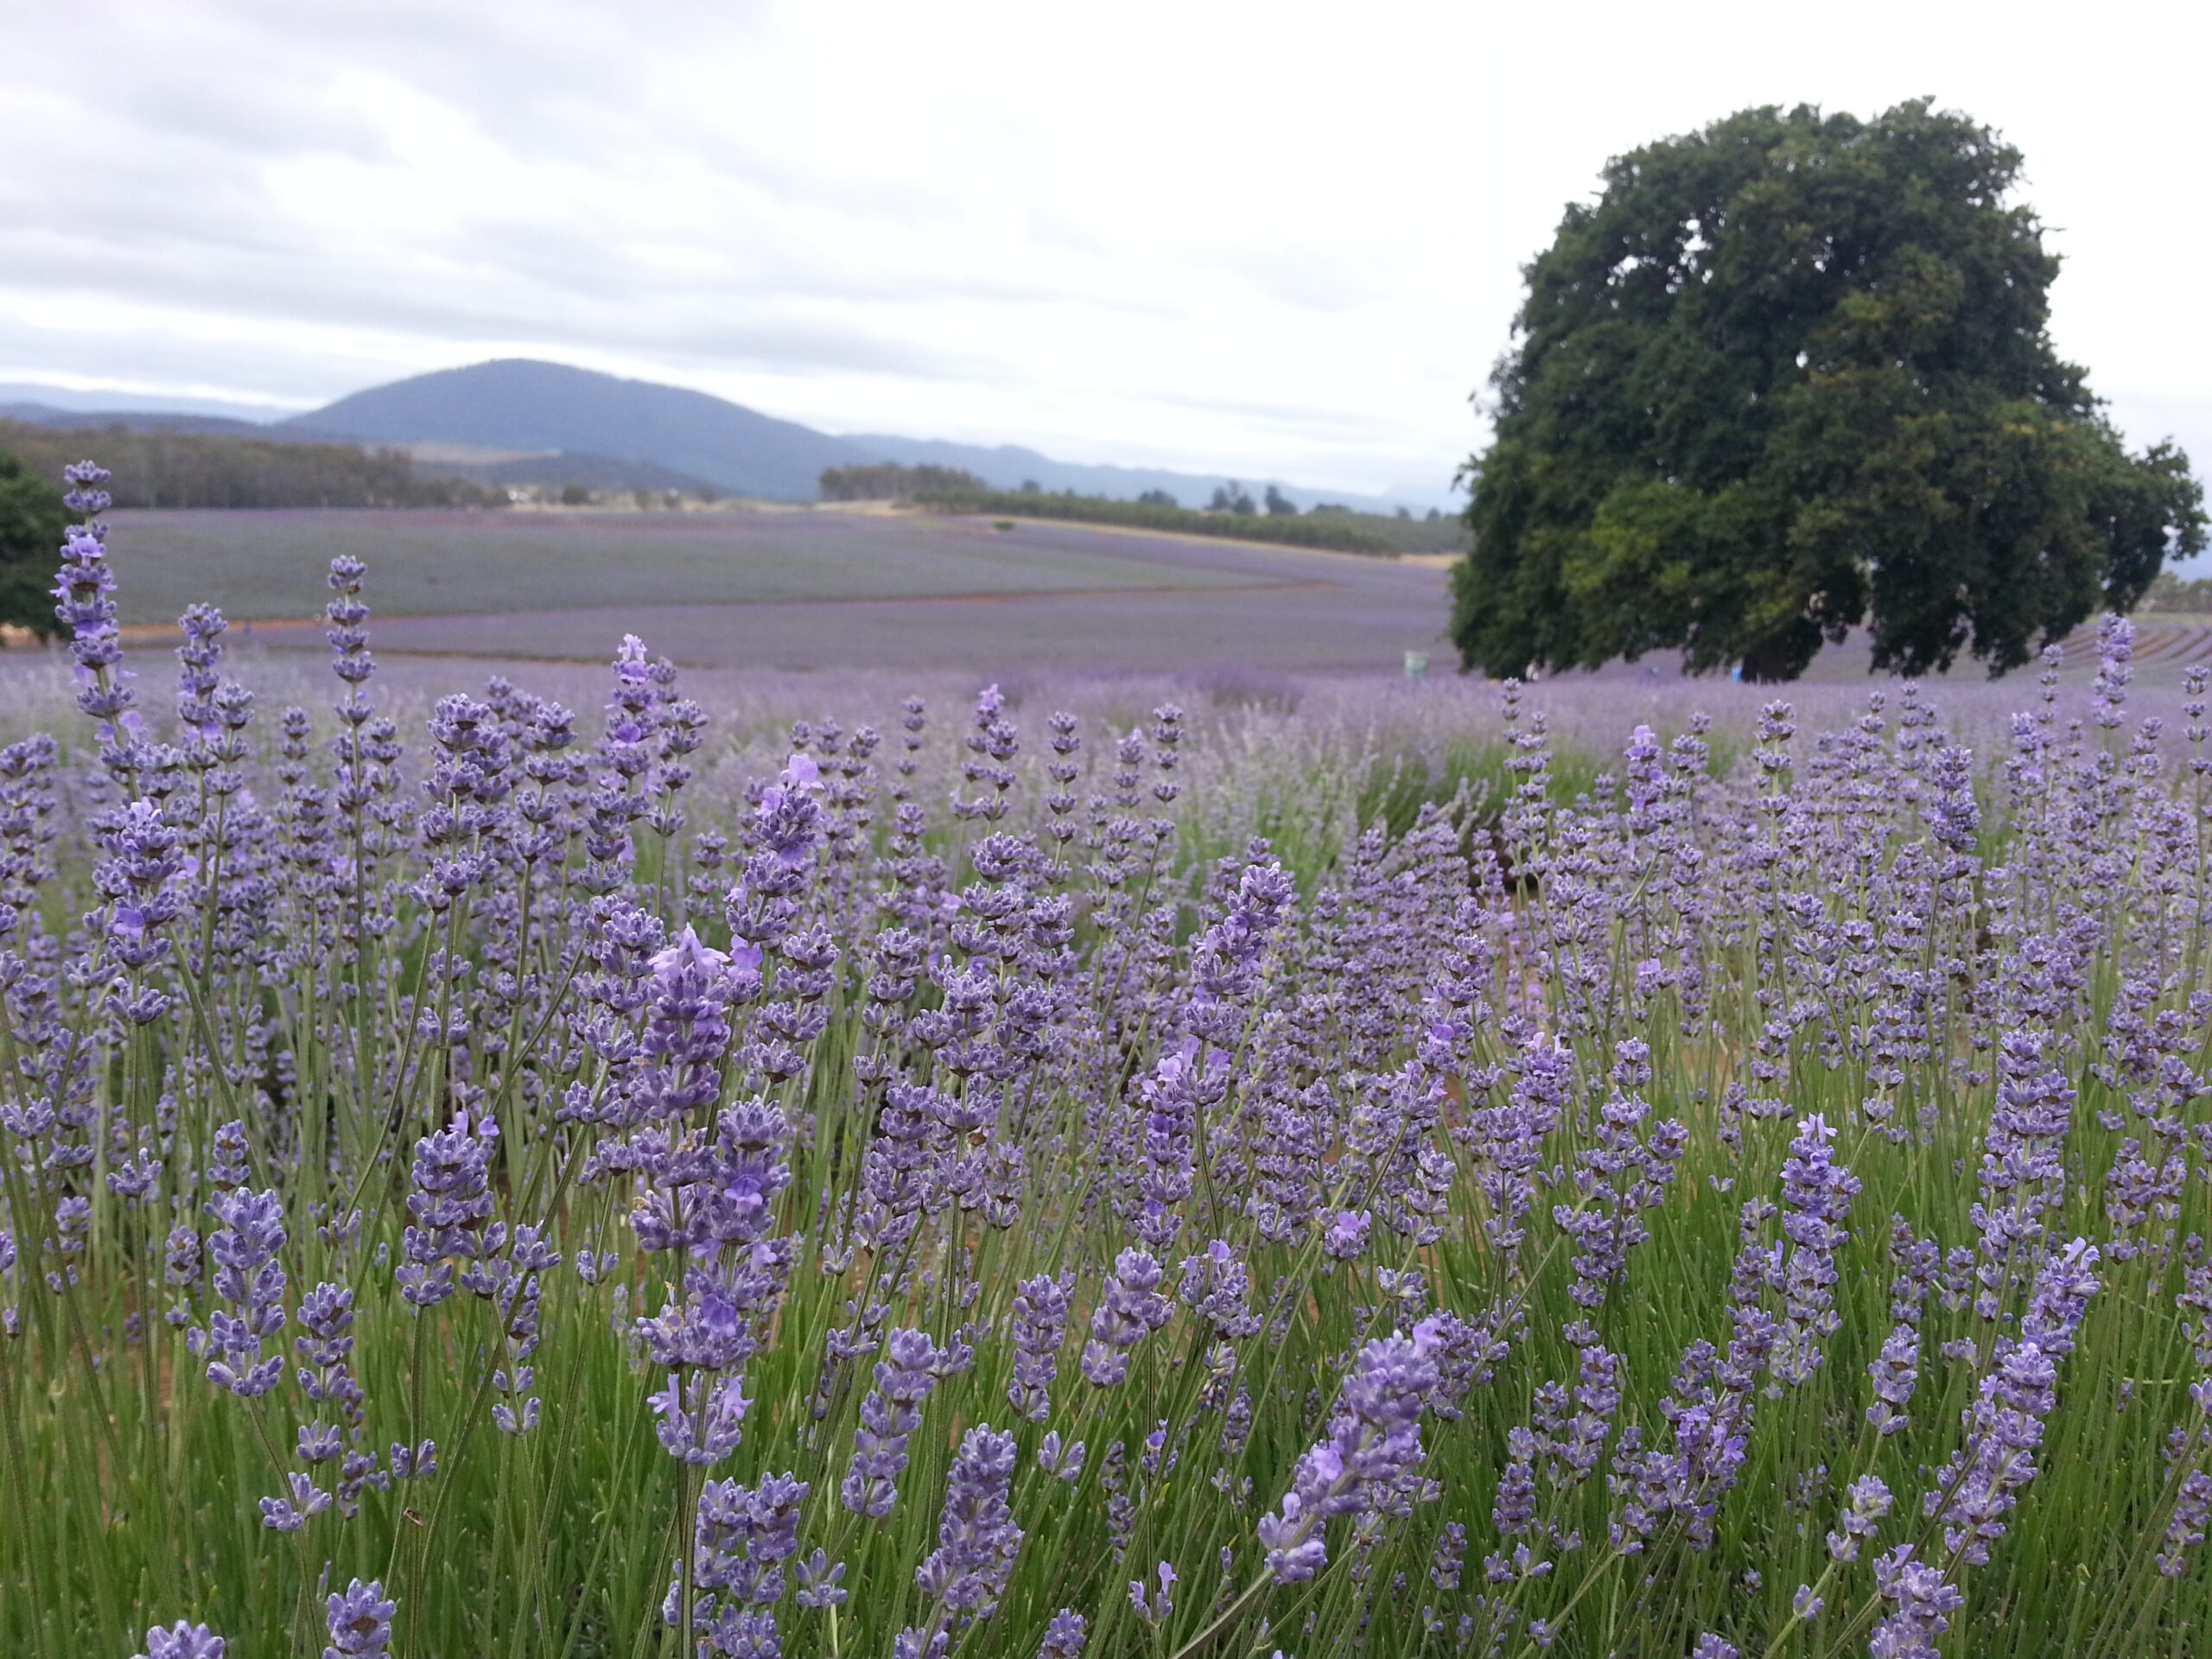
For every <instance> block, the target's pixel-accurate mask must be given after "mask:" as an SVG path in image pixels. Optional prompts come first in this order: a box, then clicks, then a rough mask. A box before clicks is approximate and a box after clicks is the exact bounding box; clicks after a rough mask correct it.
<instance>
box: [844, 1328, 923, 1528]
mask: <svg viewBox="0 0 2212 1659" xmlns="http://www.w3.org/2000/svg"><path fill="white" fill-rule="evenodd" d="M887 1345H888V1348H889V1354H888V1357H887V1358H885V1359H882V1360H880V1361H879V1362H878V1363H877V1364H876V1368H875V1387H874V1389H871V1390H869V1392H868V1397H867V1398H866V1399H864V1400H862V1401H861V1426H860V1427H859V1429H858V1430H857V1431H856V1432H855V1434H854V1436H853V1457H852V1462H851V1463H850V1464H849V1465H848V1466H847V1468H846V1471H845V1478H844V1481H843V1483H842V1484H840V1485H839V1487H838V1489H837V1498H838V1501H839V1502H840V1503H842V1504H843V1505H844V1506H845V1507H846V1508H847V1509H849V1510H851V1511H852V1512H853V1513H854V1514H855V1515H865V1516H868V1517H869V1518H870V1519H871V1520H877V1521H880V1520H881V1519H882V1518H883V1517H884V1516H887V1515H888V1514H890V1513H891V1510H892V1508H893V1505H894V1504H896V1503H898V1501H899V1488H898V1484H897V1482H898V1478H899V1472H900V1471H902V1470H904V1469H905V1468H906V1437H907V1436H908V1435H910V1434H912V1433H913V1432H914V1431H915V1430H916V1429H918V1428H919V1427H921V1426H922V1402H924V1401H925V1400H926V1399H928V1398H929V1397H930V1392H931V1390H932V1389H935V1388H936V1387H937V1371H936V1369H935V1367H936V1366H937V1363H938V1359H939V1357H940V1356H939V1354H938V1349H937V1346H936V1344H933V1343H932V1342H931V1340H930V1338H929V1335H928V1333H927V1332H922V1331H893V1332H892V1333H891V1340H890V1342H889V1344H887Z"/></svg>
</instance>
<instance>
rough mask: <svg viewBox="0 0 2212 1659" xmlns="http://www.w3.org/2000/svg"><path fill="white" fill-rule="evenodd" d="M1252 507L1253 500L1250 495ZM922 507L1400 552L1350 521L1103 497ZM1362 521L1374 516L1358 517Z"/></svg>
mask: <svg viewBox="0 0 2212 1659" xmlns="http://www.w3.org/2000/svg"><path fill="white" fill-rule="evenodd" d="M1243 499H1244V501H1245V502H1246V503H1247V504H1248V505H1249V502H1250V501H1251V497H1249V496H1245V497H1244V498H1243ZM915 500H916V501H917V503H918V504H919V505H922V506H925V507H929V508H931V509H934V510H935V511H937V512H963V513H1007V512H1013V513H1019V514H1020V515H1021V516H1022V517H1023V518H1064V519H1068V520H1071V521H1072V522H1074V523H1077V524H1122V525H1125V526H1127V527H1128V528H1129V529H1132V530H1160V531H1172V532H1173V533H1174V534H1176V535H1179V536H1220V537H1230V538H1233V539H1236V540H1239V541H1247V542H1276V543H1281V544H1282V545H1284V546H1286V547H1318V548H1326V549H1329V550H1332V551H1335V552H1338V553H1395V552H1397V551H1399V547H1398V544H1397V543H1396V542H1395V539H1394V538H1392V537H1388V536H1385V535H1383V534H1381V533H1379V532H1378V531H1376V530H1375V529H1373V528H1370V526H1369V525H1367V524H1358V523H1353V522H1350V520H1349V518H1312V517H1292V518H1274V517H1263V516H1262V515H1261V514H1260V513H1258V512H1238V511H1236V510H1234V509H1232V510H1230V511H1229V512H1190V511H1188V510H1186V509H1185V508H1182V507H1162V506H1155V505H1151V504H1150V503H1147V502H1143V501H1113V500H1109V499H1107V498H1105V497H1104V496H1098V495H1046V494H1042V493H1039V494H1036V495H1029V494H1026V493H1007V492H1003V491H1001V492H997V493H991V492H972V493H971V492H968V491H948V492H946V493H943V494H937V493H928V494H923V495H918V496H917V497H915ZM1358 516H1359V517H1361V518H1367V517H1370V516H1371V515H1366V514H1362V515H1358ZM1377 522H1378V523H1379V522H1381V521H1379V520H1378V521H1377Z"/></svg>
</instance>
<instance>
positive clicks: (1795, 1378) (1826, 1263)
mask: <svg viewBox="0 0 2212 1659" xmlns="http://www.w3.org/2000/svg"><path fill="white" fill-rule="evenodd" d="M1834 1138H1835V1131H1834V1129H1832V1128H1829V1127H1828V1124H1827V1119H1825V1118H1823V1117H1821V1116H1811V1117H1806V1118H1801V1119H1799V1120H1798V1123H1797V1138H1796V1140H1795V1141H1791V1142H1790V1143H1789V1159H1788V1160H1787V1161H1786V1162H1784V1164H1783V1166H1782V1202H1783V1209H1784V1210H1786V1211H1788V1212H1789V1213H1788V1215H1787V1217H1785V1219H1784V1220H1783V1233H1784V1234H1785V1235H1786V1236H1787V1237H1788V1238H1789V1245H1790V1249H1789V1256H1788V1259H1787V1262H1786V1264H1785V1265H1784V1267H1783V1272H1782V1276H1781V1285H1782V1291H1783V1298H1784V1302H1785V1312H1784V1316H1783V1327H1782V1333H1781V1340H1780V1341H1779V1342H1778V1343H1777V1345H1776V1349H1775V1354H1774V1359H1773V1362H1772V1363H1773V1366H1774V1374H1775V1375H1776V1376H1778V1377H1780V1378H1781V1379H1782V1380H1783V1382H1785V1383H1790V1384H1792V1385H1795V1386H1802V1385H1803V1384H1804V1383H1808V1382H1809V1381H1810V1380H1811V1379H1812V1376H1813V1373H1814V1372H1815V1370H1818V1369H1819V1367H1820V1363H1821V1343H1822V1342H1823V1341H1824V1340H1826V1338H1828V1337H1830V1336H1832V1335H1834V1333H1835V1331H1836V1330H1837V1328H1838V1326H1839V1325H1840V1324H1841V1323H1842V1321H1841V1319H1840V1316H1839V1315H1838V1314H1837V1313H1836V1311H1835V1284H1836V1281H1837V1278H1838V1276H1839V1275H1838V1273H1837V1270H1836V1266H1835V1253H1836V1250H1837V1249H1839V1248H1840V1246H1841V1245H1842V1243H1844V1241H1845V1240H1847V1239H1848V1238H1849V1237H1850V1236H1851V1235H1850V1233H1849V1232H1848V1231H1847V1230H1846V1229H1845V1227H1844V1223H1845V1222H1846V1221H1847V1220H1848V1219H1849V1218H1850V1216H1851V1201H1852V1199H1853V1198H1856V1197H1857V1196H1858V1194H1859V1179H1858V1177H1856V1176H1854V1175H1853V1173H1851V1172H1850V1171H1849V1170H1847V1169H1846V1168H1845V1167H1844V1166H1842V1165H1840V1164H1839V1163H1836V1162H1835V1161H1834V1158H1833V1156H1832V1155H1831V1154H1830V1152H1829V1149H1828V1142H1829V1141H1832V1140H1834Z"/></svg>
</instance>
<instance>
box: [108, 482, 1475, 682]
mask: <svg viewBox="0 0 2212 1659" xmlns="http://www.w3.org/2000/svg"><path fill="white" fill-rule="evenodd" d="M111 542H112V544H113V549H114V551H113V558H114V561H115V565H116V569H117V571H118V578H119V580H120V584H121V588H120V591H121V594H122V601H121V602H122V605H123V611H122V617H123V620H124V622H125V623H126V624H132V623H137V624H149V623H161V622H166V621H171V620H174V619H175V616H176V615H177V614H178V613H179V612H180V611H181V610H182V608H183V607H184V606H185V605H187V604H188V603H190V602H192V600H193V599H194V598H195V597H197V598H204V599H207V601H209V602H212V603H215V604H218V605H220V606H221V607H223V609H224V611H225V613H226V615H228V616H230V617H232V619H233V620H237V621H240V622H244V621H245V620H252V621H254V622H255V623H256V624H257V626H256V627H255V629H254V633H253V637H254V639H256V640H257V641H259V642H261V643H263V644H265V645H270V646H271V647H275V648H279V649H282V648H284V647H286V646H288V645H293V644H296V645H299V646H301V647H302V648H306V649H308V650H321V632H320V628H319V626H282V625H283V624H286V623H298V622H299V621H300V620H301V619H303V618H308V617H312V616H314V615H315V614H316V613H317V612H319V610H320V609H321V604H322V602H323V601H324V600H325V599H327V597H328V590H327V588H326V587H325V586H324V585H323V579H322V572H323V569H324V567H325V565H326V564H327V562H328V560H329V559H330V558H331V557H333V556H337V555H340V554H344V555H350V556H355V557H359V558H360V559H362V560H364V561H365V563H367V565H368V567H369V577H368V587H367V597H368V599H369V602H370V604H371V606H372V610H373V612H374V613H375V615H376V618H377V623H378V640H379V643H380V644H381V645H383V646H384V647H385V649H387V650H391V651H398V652H428V653H434V654H437V655H444V656H450V655H455V654H460V655H470V656H492V657H512V658H556V659H562V658H565V659H570V660H577V661H591V660H597V659H599V658H601V657H603V656H604V654H605V652H606V648H607V641H608V640H609V639H615V638H619V637H620V635H621V634H622V633H624V632H633V633H637V634H639V636H641V637H643V638H645V639H649V640H650V641H651V642H652V644H653V645H654V647H655V649H657V650H659V651H662V652H666V653H668V654H669V655H670V656H671V657H672V658H675V659H676V660H677V662H679V663H683V664H686V665H690V666H696V667H711V668H754V667H757V668H773V669H791V670H808V669H840V668H861V667H880V666H896V667H906V668H911V669H914V670H918V671H925V670H933V669H950V668H956V667H957V668H962V669H967V670H972V671H976V672H979V673H982V674H985V675H987V676H988V675H990V674H995V673H1009V672H1015V671H1043V670H1065V671H1072V672H1135V673H1147V672H1151V673H1159V672H1176V671H1191V672H1207V671H1228V670H1238V669H1243V670H1255V671H1361V670H1365V671H1377V672H1395V671H1397V670H1398V668H1399V666H1400V664H1401V662H1402V656H1403V653H1404V652H1406V651H1408V650H1433V649H1434V647H1435V644H1436V641H1437V639H1438V635H1439V633H1440V630H1441V627H1442V624H1443V617H1444V611H1445V600H1444V582H1445V578H1444V575H1443V573H1442V572H1441V571H1440V570H1439V569H1435V568H1434V567H1433V566H1430V565H1424V564H1420V563H1411V562H1406V563H1400V562H1397V561H1394V560H1389V559H1376V558H1369V557H1361V556H1350V555H1344V554H1332V553H1320V552H1310V551H1306V550H1294V549H1280V548H1269V547H1260V546H1255V545H1248V544H1244V543H1224V542H1218V541H1201V540H1197V539H1192V538H1185V537H1158V536H1147V535H1133V534H1128V533H1120V532H1116V531H1106V530H1099V529H1096V528H1087V527H1084V526H1080V525H1071V524H1027V523H1025V524H1021V525H1020V527H1019V528H1018V529H1017V530H1015V531H1011V532H1001V531H995V530H993V529H992V528H991V527H990V525H989V524H988V523H987V522H983V521H977V520H969V519H961V518H938V517H930V516H924V515H907V514H901V515H897V516H889V515H884V514H868V513H837V512H724V513H713V514H690V515H683V514H669V515H658V514H637V515H630V514H621V515H614V514H602V515H575V516H573V517H563V516H557V515H552V514H538V513H531V514H523V513H514V514H502V513H475V514H467V513H429V512H404V513H399V512H395V513H380V512H327V513H309V512H265V513H227V512H192V513H187V512H176V513H163V512H139V513H118V515H116V518H115V523H114V527H113V530H112V532H111ZM269 623H277V624H278V625H280V626H266V625H267V624H269Z"/></svg>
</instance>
